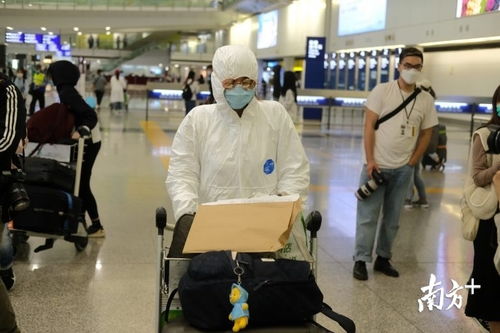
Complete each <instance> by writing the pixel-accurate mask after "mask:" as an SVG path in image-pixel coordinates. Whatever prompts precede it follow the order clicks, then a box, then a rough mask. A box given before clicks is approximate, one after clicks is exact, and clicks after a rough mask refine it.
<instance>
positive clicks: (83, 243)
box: [73, 237, 89, 252]
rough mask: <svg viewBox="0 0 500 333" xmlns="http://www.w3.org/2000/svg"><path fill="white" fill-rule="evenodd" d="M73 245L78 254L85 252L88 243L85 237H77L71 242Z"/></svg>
mask: <svg viewBox="0 0 500 333" xmlns="http://www.w3.org/2000/svg"><path fill="white" fill-rule="evenodd" d="M73 243H74V244H75V248H76V250H77V251H78V252H81V251H83V250H85V248H86V247H87V244H88V243H89V239H88V238H87V237H78V238H76V239H75V241H74V242H73Z"/></svg>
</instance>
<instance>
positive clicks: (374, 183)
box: [354, 170, 386, 200]
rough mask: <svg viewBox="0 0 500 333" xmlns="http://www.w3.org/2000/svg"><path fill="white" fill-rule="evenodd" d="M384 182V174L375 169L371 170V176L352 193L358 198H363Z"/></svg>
mask: <svg viewBox="0 0 500 333" xmlns="http://www.w3.org/2000/svg"><path fill="white" fill-rule="evenodd" d="M385 182H386V179H385V177H384V175H383V174H382V173H380V172H378V171H377V170H373V171H372V178H371V179H370V180H368V181H367V182H366V183H365V184H363V185H361V186H360V187H359V189H358V190H357V191H356V192H355V193H354V195H355V196H356V198H358V200H364V199H366V198H368V197H369V196H370V195H372V193H373V192H375V190H376V189H377V188H378V187H379V186H380V185H382V184H384V183H385Z"/></svg>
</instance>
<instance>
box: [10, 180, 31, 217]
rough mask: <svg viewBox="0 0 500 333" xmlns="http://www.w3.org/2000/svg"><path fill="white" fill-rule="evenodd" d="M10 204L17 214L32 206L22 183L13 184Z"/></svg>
mask: <svg viewBox="0 0 500 333" xmlns="http://www.w3.org/2000/svg"><path fill="white" fill-rule="evenodd" d="M10 202H11V206H12V209H13V210H14V211H16V212H20V211H22V210H25V209H26V208H28V207H29V205H30V198H29V197H28V193H27V192H26V189H25V188H24V186H23V184H21V183H13V184H12V186H11V187H10Z"/></svg>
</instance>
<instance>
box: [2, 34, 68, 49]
mask: <svg viewBox="0 0 500 333" xmlns="http://www.w3.org/2000/svg"><path fill="white" fill-rule="evenodd" d="M5 42H6V43H18V44H34V45H35V50H36V51H39V52H42V51H50V52H57V53H58V54H59V52H60V53H61V54H70V47H69V45H67V46H61V36H60V35H48V34H47V35H45V34H31V33H22V32H6V33H5Z"/></svg>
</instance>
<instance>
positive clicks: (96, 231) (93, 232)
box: [87, 224, 106, 238]
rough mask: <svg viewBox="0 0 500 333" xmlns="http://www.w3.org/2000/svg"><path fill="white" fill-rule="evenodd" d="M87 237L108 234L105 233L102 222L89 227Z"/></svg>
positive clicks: (101, 236)
mask: <svg viewBox="0 0 500 333" xmlns="http://www.w3.org/2000/svg"><path fill="white" fill-rule="evenodd" d="M87 237H90V238H104V237H106V234H105V233H104V228H103V227H102V225H100V224H92V225H91V226H90V227H88V228H87Z"/></svg>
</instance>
